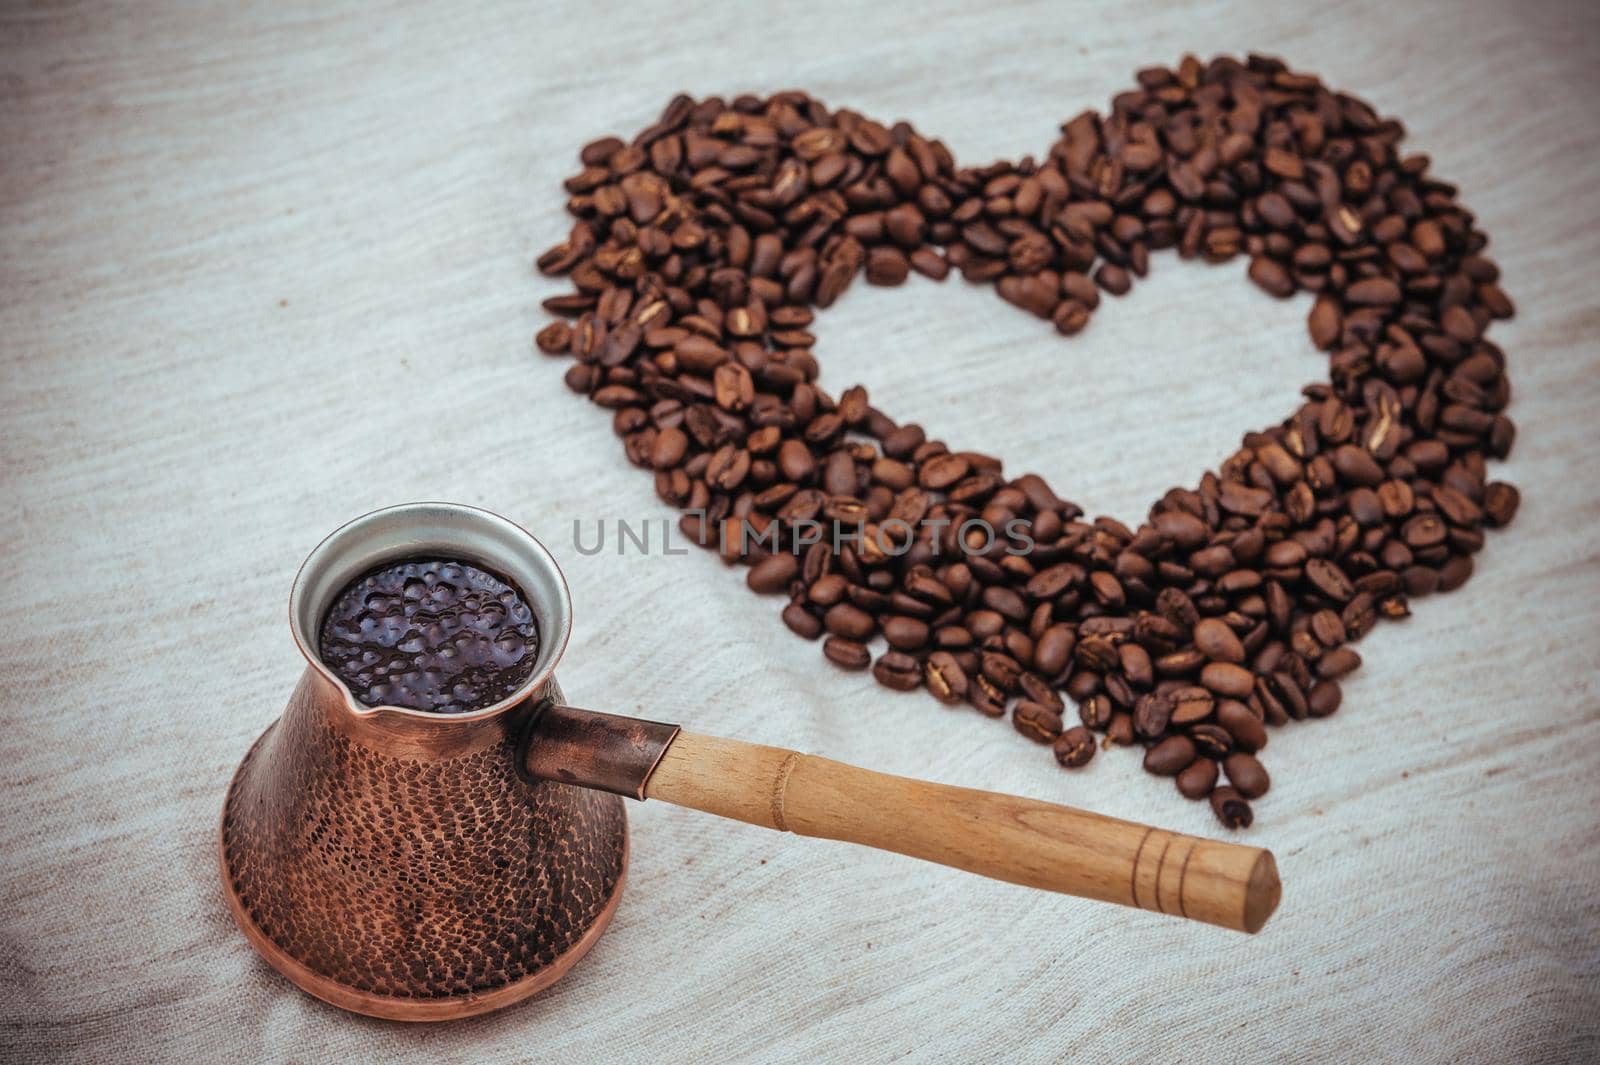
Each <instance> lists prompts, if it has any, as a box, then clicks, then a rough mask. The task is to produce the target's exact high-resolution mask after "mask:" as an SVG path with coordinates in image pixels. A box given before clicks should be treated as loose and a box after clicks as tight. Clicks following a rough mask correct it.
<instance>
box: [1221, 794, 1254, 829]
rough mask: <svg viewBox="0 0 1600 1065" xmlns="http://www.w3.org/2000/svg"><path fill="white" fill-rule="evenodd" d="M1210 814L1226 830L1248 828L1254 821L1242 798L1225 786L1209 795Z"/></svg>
mask: <svg viewBox="0 0 1600 1065" xmlns="http://www.w3.org/2000/svg"><path fill="white" fill-rule="evenodd" d="M1211 812H1212V813H1214V814H1216V816H1217V820H1218V821H1221V822H1222V824H1223V825H1224V826H1225V827H1227V828H1249V827H1250V822H1251V821H1253V820H1255V817H1254V815H1253V814H1252V813H1251V811H1250V804H1249V803H1248V802H1246V801H1245V798H1244V796H1243V795H1240V794H1239V793H1238V792H1237V791H1236V790H1234V789H1233V788H1230V787H1228V786H1226V785H1224V786H1222V787H1220V788H1217V789H1216V790H1215V791H1213V792H1212V793H1211Z"/></svg>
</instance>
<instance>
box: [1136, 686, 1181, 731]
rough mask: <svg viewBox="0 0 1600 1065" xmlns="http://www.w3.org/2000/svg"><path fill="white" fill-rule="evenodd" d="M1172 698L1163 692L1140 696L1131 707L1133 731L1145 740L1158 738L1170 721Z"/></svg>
mask: <svg viewBox="0 0 1600 1065" xmlns="http://www.w3.org/2000/svg"><path fill="white" fill-rule="evenodd" d="M1172 710H1173V702H1172V696H1170V695H1167V694H1165V693H1163V692H1152V693H1151V694H1149V695H1141V696H1140V697H1139V700H1138V702H1136V703H1135V704H1134V707H1133V727H1134V731H1136V732H1138V733H1139V735H1141V736H1143V737H1144V738H1145V739H1147V740H1153V739H1158V738H1160V736H1161V734H1162V733H1164V732H1166V731H1167V725H1168V724H1170V723H1171V721H1172Z"/></svg>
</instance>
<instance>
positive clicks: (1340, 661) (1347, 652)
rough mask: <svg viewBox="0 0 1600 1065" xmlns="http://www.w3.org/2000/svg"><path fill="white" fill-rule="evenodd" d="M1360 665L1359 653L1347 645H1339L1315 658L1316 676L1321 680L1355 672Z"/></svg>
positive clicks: (1333, 678) (1335, 678)
mask: <svg viewBox="0 0 1600 1065" xmlns="http://www.w3.org/2000/svg"><path fill="white" fill-rule="evenodd" d="M1360 665H1361V656H1360V655H1358V654H1356V652H1355V651H1353V650H1351V649H1350V648H1348V647H1340V648H1338V649H1337V650H1333V651H1329V652H1328V653H1327V654H1325V655H1323V656H1322V657H1321V658H1319V659H1317V676H1319V677H1321V678H1322V679H1323V680H1338V679H1339V678H1340V677H1342V676H1344V675H1345V674H1346V673H1353V672H1355V670H1356V668H1357V667H1358V666H1360Z"/></svg>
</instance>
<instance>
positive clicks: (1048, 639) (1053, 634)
mask: <svg viewBox="0 0 1600 1065" xmlns="http://www.w3.org/2000/svg"><path fill="white" fill-rule="evenodd" d="M1076 643H1077V636H1076V634H1074V633H1073V631H1072V630H1071V629H1070V628H1068V627H1067V626H1065V625H1052V626H1050V627H1049V628H1048V629H1046V630H1045V631H1044V635H1042V636H1040V637H1039V640H1038V643H1037V644H1035V646H1034V650H1033V664H1034V666H1035V667H1036V668H1037V669H1038V670H1039V672H1040V673H1043V674H1044V675H1045V676H1046V677H1058V676H1060V675H1061V673H1062V671H1063V670H1065V669H1066V668H1067V666H1068V665H1069V664H1070V663H1071V661H1072V649H1073V647H1074V646H1075V645H1076Z"/></svg>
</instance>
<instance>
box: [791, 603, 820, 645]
mask: <svg viewBox="0 0 1600 1065" xmlns="http://www.w3.org/2000/svg"><path fill="white" fill-rule="evenodd" d="M783 623H784V624H785V625H787V626H789V631H790V632H793V633H794V634H795V635H796V636H800V637H802V638H804V639H807V640H815V639H816V638H817V637H818V636H821V635H822V619H821V618H819V617H817V616H816V615H815V614H813V613H811V612H810V611H808V610H807V609H806V608H805V607H803V606H801V605H800V604H799V603H790V604H789V605H788V606H786V607H784V608H783Z"/></svg>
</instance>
